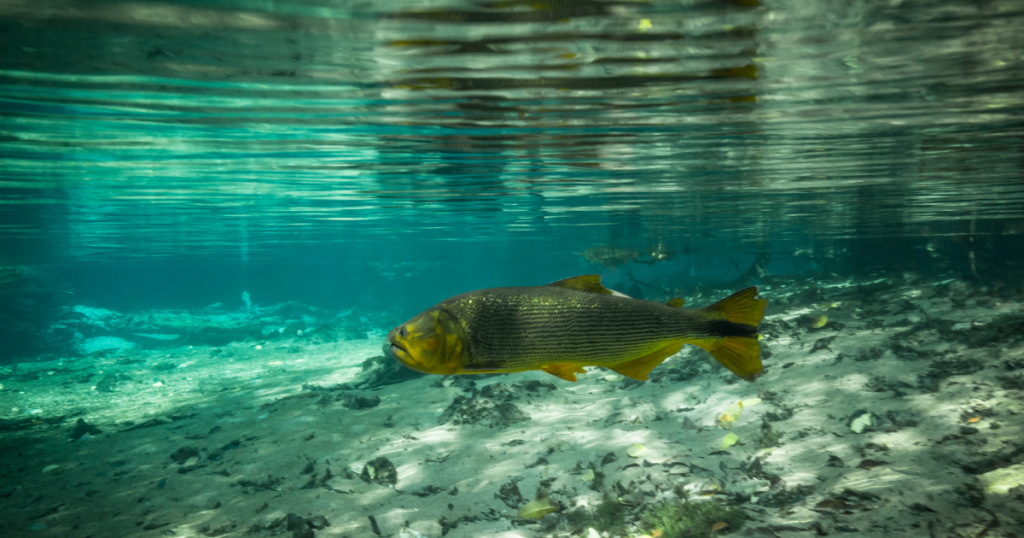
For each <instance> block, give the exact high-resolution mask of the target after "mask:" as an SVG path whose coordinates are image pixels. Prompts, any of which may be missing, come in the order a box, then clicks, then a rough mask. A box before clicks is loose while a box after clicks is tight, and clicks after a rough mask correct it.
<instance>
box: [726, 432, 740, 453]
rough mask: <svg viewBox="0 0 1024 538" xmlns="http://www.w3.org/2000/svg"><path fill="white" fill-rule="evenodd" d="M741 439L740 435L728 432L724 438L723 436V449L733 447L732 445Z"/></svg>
mask: <svg viewBox="0 0 1024 538" xmlns="http://www.w3.org/2000/svg"><path fill="white" fill-rule="evenodd" d="M739 440H740V437H739V436H738V435H736V434H735V433H731V432H730V433H728V434H726V436H725V437H724V438H722V450H725V449H727V448H729V447H731V446H732V445H735V444H736V442H737V441H739Z"/></svg>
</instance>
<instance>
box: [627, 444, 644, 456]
mask: <svg viewBox="0 0 1024 538" xmlns="http://www.w3.org/2000/svg"><path fill="white" fill-rule="evenodd" d="M646 453H647V447H645V446H644V445H641V444H640V443H637V444H635V445H633V446H631V447H629V449H628V450H626V455H627V456H629V457H631V458H639V457H640V456H643V455H644V454H646Z"/></svg>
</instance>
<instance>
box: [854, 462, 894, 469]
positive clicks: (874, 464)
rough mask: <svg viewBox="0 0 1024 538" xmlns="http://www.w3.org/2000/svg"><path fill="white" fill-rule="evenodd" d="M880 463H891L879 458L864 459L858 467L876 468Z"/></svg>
mask: <svg viewBox="0 0 1024 538" xmlns="http://www.w3.org/2000/svg"><path fill="white" fill-rule="evenodd" d="M880 465H889V462H887V461H879V460H864V461H862V462H860V465H858V466H857V467H859V468H861V469H874V468H875V467H878V466H880Z"/></svg>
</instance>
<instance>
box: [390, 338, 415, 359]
mask: <svg viewBox="0 0 1024 538" xmlns="http://www.w3.org/2000/svg"><path fill="white" fill-rule="evenodd" d="M388 350H389V351H391V355H392V356H393V357H394V358H396V359H399V360H401V359H402V356H401V355H405V356H406V357H409V356H410V355H409V352H408V351H407V350H406V349H405V348H404V347H402V346H400V345H398V344H396V343H394V342H391V347H390V348H388ZM399 353H401V355H399Z"/></svg>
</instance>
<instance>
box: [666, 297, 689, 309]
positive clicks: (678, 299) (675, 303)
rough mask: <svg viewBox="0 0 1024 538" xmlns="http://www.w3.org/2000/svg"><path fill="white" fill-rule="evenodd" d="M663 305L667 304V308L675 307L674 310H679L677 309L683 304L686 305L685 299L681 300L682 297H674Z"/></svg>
mask: <svg viewBox="0 0 1024 538" xmlns="http://www.w3.org/2000/svg"><path fill="white" fill-rule="evenodd" d="M665 304H667V305H669V306H672V307H675V308H679V307H681V306H683V305H684V304H686V299H683V298H682V297H676V298H675V299H670V300H669V302H667V303H665Z"/></svg>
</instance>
